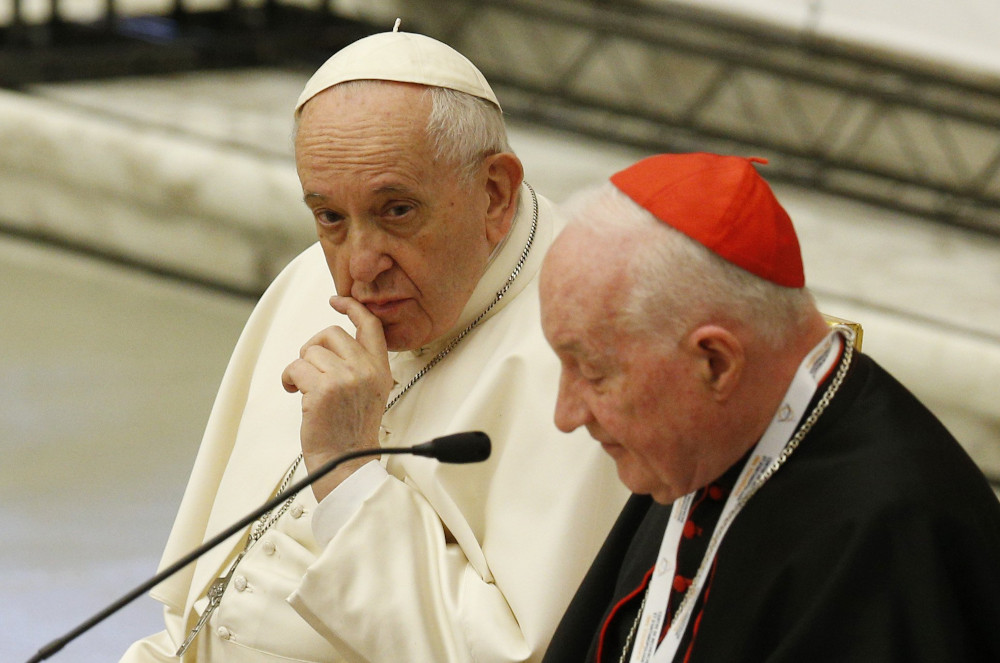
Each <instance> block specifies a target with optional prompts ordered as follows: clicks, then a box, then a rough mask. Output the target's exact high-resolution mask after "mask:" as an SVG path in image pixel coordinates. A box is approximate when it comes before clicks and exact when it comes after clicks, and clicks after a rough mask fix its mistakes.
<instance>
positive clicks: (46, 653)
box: [27, 433, 489, 663]
mask: <svg viewBox="0 0 1000 663" xmlns="http://www.w3.org/2000/svg"><path fill="white" fill-rule="evenodd" d="M463 435H479V436H481V437H482V438H485V439H486V441H487V442H486V443H487V445H488V441H489V438H488V437H486V435H485V434H483V433H473V434H469V433H458V434H455V435H450V436H445V437H443V438H437V439H436V440H433V441H431V442H425V443H424V444H418V445H416V446H413V447H387V448H381V447H376V448H370V449H358V450H357V451H351V452H349V453H346V454H344V455H343V456H338V457H337V458H334V459H333V460H330V461H329V462H327V463H326V464H325V465H323V466H321V467H320V468H319V469H318V470H316V471H315V472H313V473H312V474H310V475H308V476H307V477H306V478H304V479H302V480H301V481H299V482H297V483H294V484H292V485H291V486H289V487H288V489H287V490H285V491H284V492H282V493H280V494H279V495H276V496H275V497H273V498H272V499H270V500H268V501H267V502H265V503H264V504H263V505H261V506H260V508H258V509H256V510H254V511H252V512H251V513H249V514H247V515H246V516H245V517H243V518H242V519H240V520H239V521H238V522H236V523H234V524H233V525H231V526H230V527H228V528H227V529H225V530H223V531H222V532H219V534H217V535H216V536H214V537H212V538H211V539H209V540H208V541H205V542H204V543H203V544H201V545H200V546H198V547H197V548H195V549H194V550H192V551H191V552H190V553H188V554H187V555H185V556H184V557H181V558H180V559H179V560H177V561H176V562H174V563H173V564H171V565H170V566H168V567H167V568H165V569H163V570H162V571H160V572H159V573H157V574H156V575H155V576H153V577H152V578H150V579H149V580H147V581H146V582H144V583H142V584H140V585H139V586H137V587H136V588H135V589H133V590H132V591H130V592H128V593H127V594H125V595H124V596H122V597H121V598H120V599H118V600H117V601H115V602H114V603H112V604H111V605H109V606H108V607H106V608H105V609H104V610H101V611H100V612H98V613H97V614H96V615H94V616H93V617H91V618H90V619H88V620H86V621H85V622H83V623H82V624H80V625H79V626H77V627H76V628H75V629H73V630H72V631H70V632H69V633H67V634H66V635H64V636H62V637H60V638H56V639H55V640H53V641H52V642H50V643H49V644H47V645H45V646H44V647H42V648H41V649H39V650H38V652H37V653H36V654H35V655H34V656H32V657H31V658H30V659H29V660H28V662H27V663H39V662H40V661H44V660H47V659H48V658H49V657H51V656H53V655H55V654H56V653H57V652H59V651H60V650H61V649H62V648H63V647H65V646H66V645H67V644H69V643H70V642H72V641H73V640H75V639H76V638H78V637H79V636H80V635H82V634H84V633H86V632H87V631H89V630H90V629H92V628H93V627H94V626H96V625H98V624H100V623H101V622H102V621H104V620H105V619H107V618H108V617H110V616H111V615H113V614H115V613H116V612H118V611H119V610H121V609H122V608H124V607H125V606H126V605H128V604H129V603H131V602H132V601H134V600H135V599H137V598H138V597H139V596H141V595H143V594H145V593H146V592H148V591H149V590H150V589H152V588H153V587H155V586H156V585H158V584H160V583H161V582H163V581H164V580H166V579H167V578H169V577H170V576H172V575H174V574H175V573H177V572H178V571H180V570H181V569H183V568H184V567H185V566H187V565H188V564H190V563H191V562H193V561H195V560H196V559H198V558H199V557H201V556H202V555H203V554H205V553H206V552H208V551H209V550H211V549H212V548H214V547H215V546H217V545H219V544H220V543H222V542H223V541H225V540H226V539H228V538H229V537H231V536H233V535H234V534H236V533H238V532H240V531H241V530H243V529H244V528H245V527H246V526H247V525H249V524H250V523H252V522H254V521H255V520H257V519H258V518H260V517H261V516H262V515H264V514H265V513H267V512H268V511H270V510H271V509H273V508H274V507H276V506H278V505H279V504H281V503H282V502H284V501H285V500H287V499H288V498H289V497H291V496H292V495H295V494H296V493H298V492H299V491H301V490H302V489H303V488H305V487H307V486H311V485H312V484H313V483H315V482H316V481H318V480H320V479H322V478H323V477H324V476H326V475H327V474H329V473H330V472H331V471H332V470H333V469H334V468H335V467H337V466H338V465H340V464H341V463H345V462H347V461H349V460H354V459H355V458H361V457H363V456H378V455H381V454H416V455H418V456H430V457H437V453H438V449H435V448H434V446H433V445H434V443H435V442H438V441H442V442H445V443H446V444H447V443H449V442H451V441H453V440H452V439H451V438H454V439H456V440H457V439H458V438H459V437H460V436H463ZM444 450H445V451H448V449H444ZM485 453H486V455H487V456H488V455H489V450H488V446H487V450H486V452H485ZM484 458H485V457H480V458H469V459H462V460H457V461H456V460H450V461H448V460H445V462H475V461H477V460H483V459H484ZM443 460H444V459H443Z"/></svg>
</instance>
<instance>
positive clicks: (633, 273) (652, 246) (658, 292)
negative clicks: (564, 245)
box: [562, 182, 815, 348]
mask: <svg viewBox="0 0 1000 663" xmlns="http://www.w3.org/2000/svg"><path fill="white" fill-rule="evenodd" d="M562 208H563V213H564V214H565V215H566V217H567V219H568V223H569V224H571V225H574V224H575V225H579V226H582V227H586V228H589V229H592V230H594V231H596V232H598V233H599V234H605V235H621V234H631V235H633V236H634V239H635V240H636V241H634V242H632V243H631V246H632V247H633V248H632V251H633V253H632V255H630V256H629V259H628V261H627V265H628V267H627V268H626V269H627V277H628V280H629V283H630V295H629V299H628V301H627V302H625V303H624V305H623V306H622V308H621V311H620V313H619V318H620V320H621V321H622V322H623V323H624V324H625V325H626V327H627V328H628V329H629V330H630V331H632V332H639V333H643V334H647V335H650V336H652V337H654V338H660V339H662V340H663V341H664V342H674V341H676V340H678V339H679V337H680V335H681V334H683V333H684V332H685V331H686V330H688V329H690V328H691V327H692V326H693V325H695V324H698V323H699V322H702V321H705V320H706V319H709V318H712V319H715V320H731V321H738V322H740V323H741V324H744V325H746V326H747V327H749V328H750V329H751V330H753V331H754V332H755V333H756V334H757V335H758V336H759V337H760V338H761V339H762V340H764V341H765V342H766V343H768V344H769V345H770V346H771V347H775V348H777V347H779V346H780V345H782V344H783V343H784V341H785V339H786V338H787V337H788V336H789V334H791V333H793V332H795V331H796V330H797V329H798V328H799V326H800V325H801V324H802V323H803V322H804V321H805V320H806V319H807V318H808V317H809V316H810V315H812V314H813V313H814V312H815V302H814V300H813V298H812V295H811V294H810V293H809V291H808V290H807V289H806V288H788V287H784V286H780V285H777V284H775V283H772V282H770V281H768V280H766V279H763V278H760V277H758V276H756V275H754V274H751V273H750V272H748V271H746V270H744V269H742V268H741V267H738V266H736V265H734V264H732V263H730V262H728V261H727V260H725V259H723V258H721V257H720V256H718V255H717V254H715V253H713V252H712V251H710V250H708V249H707V248H705V247H704V246H703V245H702V244H700V243H698V242H697V241H695V240H692V239H691V238H689V237H688V236H687V235H685V234H684V233H682V232H680V231H678V230H675V229H674V228H672V227H671V226H669V225H668V224H666V223H664V222H662V221H660V220H659V219H657V218H656V217H655V216H653V215H652V214H651V213H650V212H649V211H647V210H645V209H643V208H642V207H640V206H639V205H638V204H636V203H635V202H634V201H633V200H632V199H631V198H629V197H628V196H626V195H625V194H624V193H622V192H621V191H620V190H619V189H618V188H616V187H615V186H614V185H613V184H611V183H610V182H605V183H604V184H603V185H601V186H598V187H592V188H590V189H586V190H584V191H581V192H579V193H577V194H575V195H574V196H572V197H571V198H570V199H569V200H568V201H566V203H564V204H563V205H562Z"/></svg>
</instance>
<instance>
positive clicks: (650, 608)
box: [629, 330, 844, 663]
mask: <svg viewBox="0 0 1000 663" xmlns="http://www.w3.org/2000/svg"><path fill="white" fill-rule="evenodd" d="M843 344H844V341H843V339H842V338H841V335H840V334H839V333H838V332H837V331H836V330H835V331H831V332H830V334H829V335H827V336H826V338H824V339H823V340H822V341H821V342H820V343H819V344H818V345H817V346H816V347H815V348H813V349H812V351H810V352H809V354H808V355H806V357H805V359H804V360H803V361H802V363H801V364H800V365H799V368H798V371H796V373H795V377H794V378H793V379H792V384H791V385H790V386H789V388H788V392H787V393H786V394H785V398H784V400H783V401H782V404H781V407H779V408H778V410H777V412H775V415H774V418H773V419H772V420H771V424H770V425H769V426H768V427H767V430H766V431H764V435H763V436H762V437H761V438H760V441H758V442H757V445H756V446H755V447H754V449H753V452H752V454H751V455H750V458H749V459H748V460H747V462H746V465H744V466H743V471H742V472H741V473H740V476H739V478H738V479H737V480H736V484H735V486H734V487H733V490H732V491H731V492H730V494H729V497H728V499H727V500H726V504H725V506H724V507H723V510H722V514H721V515H720V516H719V522H718V524H717V525H716V527H715V533H714V534H713V535H712V539H711V541H709V544H708V549H707V550H706V551H705V557H704V559H703V560H702V564H701V566H700V568H699V569H698V573H697V575H695V577H694V579H693V580H692V582H691V586H690V587H689V588H688V590H687V594H686V597H687V600H686V601H682V602H681V605H680V606H678V612H677V614H676V615H674V619H673V621H672V622H671V624H670V629H669V630H668V631H667V635H666V636H665V637H664V638H663V642H662V643H660V645H659V647H657V639H658V638H659V635H660V630H661V628H662V627H663V620H664V619H665V617H666V614H665V613H666V610H667V603H668V601H669V600H670V589H671V587H672V585H673V580H674V575H675V573H676V571H675V567H676V561H677V547H678V544H679V543H680V539H681V532H682V531H683V529H684V523H685V522H686V521H687V518H688V513H689V512H690V510H691V504H692V503H693V501H694V496H695V492H697V491H695V492H692V493H688V494H687V495H685V496H684V497H682V498H680V499H678V500H676V501H675V502H674V505H673V508H672V510H671V512H670V521H669V523H668V524H667V529H666V531H665V532H664V534H663V542H662V543H661V544H660V552H659V556H658V557H657V560H656V566H655V567H654V569H653V576H652V578H650V581H649V589H648V591H647V594H646V599H645V606H644V608H643V611H642V615H641V616H640V620H639V626H638V628H637V629H636V638H635V647H634V649H633V650H632V657H631V658H630V659H629V661H630V663H671V662H672V661H673V660H674V656H675V655H676V653H677V649H678V647H679V646H680V642H681V638H683V636H684V633H685V632H686V631H687V625H688V622H689V621H690V618H691V613H692V612H693V611H694V604H695V603H696V602H697V597H698V596H700V595H701V590H702V587H703V586H704V584H705V578H706V577H707V576H708V570H709V567H711V565H712V561H713V560H714V559H715V554H716V552H717V551H718V549H719V545H720V544H721V543H722V539H723V537H724V536H725V535H726V531H727V530H728V529H729V525H730V524H731V523H732V522H733V519H734V518H735V517H736V514H737V513H739V511H740V509H741V508H742V507H743V504H744V502H745V500H746V499H749V497H750V495H752V494H753V493H754V492H755V491H756V490H757V489H758V488H759V487H760V486H759V485H758V483H763V481H766V480H767V479H766V478H763V479H762V478H761V475H762V474H763V473H764V472H765V471H766V470H767V469H768V468H769V467H770V466H771V464H772V463H773V462H774V460H775V459H776V458H777V457H778V455H779V454H780V453H781V452H782V450H784V448H785V446H786V445H787V444H788V441H789V440H790V439H791V438H792V436H793V435H795V428H796V424H798V422H799V420H800V419H801V418H802V415H803V414H804V413H805V409H806V408H807V407H808V406H809V402H810V401H811V400H812V398H813V396H814V395H815V393H816V390H817V389H818V388H819V384H820V381H822V379H823V377H824V376H825V375H826V374H827V373H828V372H829V371H830V369H831V368H832V367H833V365H834V363H835V362H836V361H837V359H838V357H839V356H840V350H841V348H842V347H843ZM681 608H683V610H681Z"/></svg>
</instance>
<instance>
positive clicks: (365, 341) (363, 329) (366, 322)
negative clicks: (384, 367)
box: [330, 296, 389, 361]
mask: <svg viewBox="0 0 1000 663" xmlns="http://www.w3.org/2000/svg"><path fill="white" fill-rule="evenodd" d="M330 306H332V307H333V309H334V310H335V311H337V312H338V313H343V314H344V315H346V316H347V317H348V318H350V320H351V322H353V323H354V328H355V329H357V335H356V338H357V341H358V343H360V344H361V346H362V347H363V348H364V349H365V350H367V351H368V352H370V353H371V354H373V355H375V356H377V357H388V353H389V350H388V348H387V347H386V343H385V331H384V330H383V329H382V321H381V320H379V319H378V318H377V317H375V315H373V314H372V312H371V311H369V310H368V309H367V308H365V305H364V304H362V303H361V302H359V301H358V300H356V299H354V298H353V297H339V296H333V297H331V298H330ZM387 361H388V359H387Z"/></svg>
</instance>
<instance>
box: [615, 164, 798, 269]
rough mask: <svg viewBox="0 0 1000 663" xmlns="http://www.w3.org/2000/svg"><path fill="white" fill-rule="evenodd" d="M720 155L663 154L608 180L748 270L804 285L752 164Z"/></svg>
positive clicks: (786, 227)
mask: <svg viewBox="0 0 1000 663" xmlns="http://www.w3.org/2000/svg"><path fill="white" fill-rule="evenodd" d="M754 162H758V163H767V161H765V160H763V159H756V158H751V159H745V158H742V157H733V156H719V155H717V154H705V153H693V154H661V155H657V156H654V157H649V158H647V159H643V160H642V161H639V162H638V163H636V164H634V165H632V166H629V167H628V168H626V169H625V170H622V171H620V172H618V173H615V174H614V175H612V176H611V182H612V184H614V185H615V186H616V187H618V189H620V190H621V191H622V193H624V194H625V195H627V196H628V197H629V198H631V199H632V200H634V201H635V202H636V203H637V204H639V205H640V206H642V207H643V208H645V209H647V210H649V212H651V213H652V214H653V216H655V217H656V218H657V219H660V220H661V221H663V222H664V223H666V224H668V225H670V226H671V227H673V228H675V229H677V230H679V231H680V232H682V233H684V234H685V235H687V236H688V237H690V238H691V239H693V240H695V241H697V242H699V243H700V244H702V245H704V246H705V247H706V248H708V249H709V250H711V251H713V252H714V253H716V254H717V255H719V256H721V257H722V258H724V259H726V260H727V261H729V262H731V263H733V264H734V265H737V266H739V267H742V268H743V269H745V270H746V271H748V272H750V273H752V274H756V275H757V276H759V277H761V278H763V279H767V280H768V281H771V282H773V283H777V284H778V285H781V286H785V287H788V288H801V287H803V286H804V285H805V273H804V271H803V269H802V254H801V252H800V250H799V240H798V237H797V236H796V235H795V228H794V227H792V220H791V219H790V218H789V217H788V213H787V212H785V210H784V208H783V207H782V206H781V204H780V203H778V200H777V198H775V197H774V193H773V192H772V191H771V187H770V186H768V184H767V182H765V181H764V178H762V177H761V176H760V174H759V173H757V169H756V168H754V166H753V163H754Z"/></svg>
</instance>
